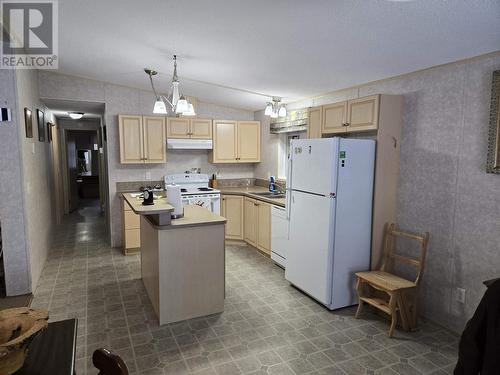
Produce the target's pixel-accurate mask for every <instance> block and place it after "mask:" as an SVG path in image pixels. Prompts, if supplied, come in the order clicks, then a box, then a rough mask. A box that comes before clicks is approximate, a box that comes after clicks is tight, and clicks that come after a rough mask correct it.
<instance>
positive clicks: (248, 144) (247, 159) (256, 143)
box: [238, 121, 260, 163]
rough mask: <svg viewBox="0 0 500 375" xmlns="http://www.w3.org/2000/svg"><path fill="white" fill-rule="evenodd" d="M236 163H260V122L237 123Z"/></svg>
mask: <svg viewBox="0 0 500 375" xmlns="http://www.w3.org/2000/svg"><path fill="white" fill-rule="evenodd" d="M238 161H239V162H240V163H256V162H259V161H260V121H238Z"/></svg>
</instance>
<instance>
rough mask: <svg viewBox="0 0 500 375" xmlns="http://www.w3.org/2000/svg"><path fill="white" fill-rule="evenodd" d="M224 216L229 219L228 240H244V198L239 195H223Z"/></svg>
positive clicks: (227, 223) (222, 208) (227, 225)
mask: <svg viewBox="0 0 500 375" xmlns="http://www.w3.org/2000/svg"><path fill="white" fill-rule="evenodd" d="M221 212H222V216H224V217H225V218H226V219H227V222H226V238H227V239H228V240H242V239H243V197H242V196H239V195H222V205H221Z"/></svg>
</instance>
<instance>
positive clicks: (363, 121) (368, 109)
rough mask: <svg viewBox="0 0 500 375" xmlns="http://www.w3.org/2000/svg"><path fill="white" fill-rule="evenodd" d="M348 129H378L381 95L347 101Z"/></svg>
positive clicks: (353, 130) (351, 130)
mask: <svg viewBox="0 0 500 375" xmlns="http://www.w3.org/2000/svg"><path fill="white" fill-rule="evenodd" d="M347 107H348V108H347V115H348V116H347V125H348V126H347V131H349V132H358V131H366V130H376V129H377V127H378V117H379V95H372V96H367V97H364V98H359V99H354V100H349V101H348V102H347Z"/></svg>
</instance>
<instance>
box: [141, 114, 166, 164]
mask: <svg viewBox="0 0 500 375" xmlns="http://www.w3.org/2000/svg"><path fill="white" fill-rule="evenodd" d="M143 129H144V159H145V160H144V162H145V163H166V162H167V152H166V137H165V118H164V117H147V116H144V117H143Z"/></svg>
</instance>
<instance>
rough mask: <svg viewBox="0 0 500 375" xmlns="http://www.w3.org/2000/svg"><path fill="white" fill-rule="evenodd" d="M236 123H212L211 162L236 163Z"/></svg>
mask: <svg viewBox="0 0 500 375" xmlns="http://www.w3.org/2000/svg"><path fill="white" fill-rule="evenodd" d="M236 126H237V122H236V121H218V120H216V121H214V125H213V128H214V144H213V151H212V152H213V161H214V162H218V163H236V162H237V160H236V155H237V150H236V142H237V139H236V137H237V134H236V133H237V131H236Z"/></svg>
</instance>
